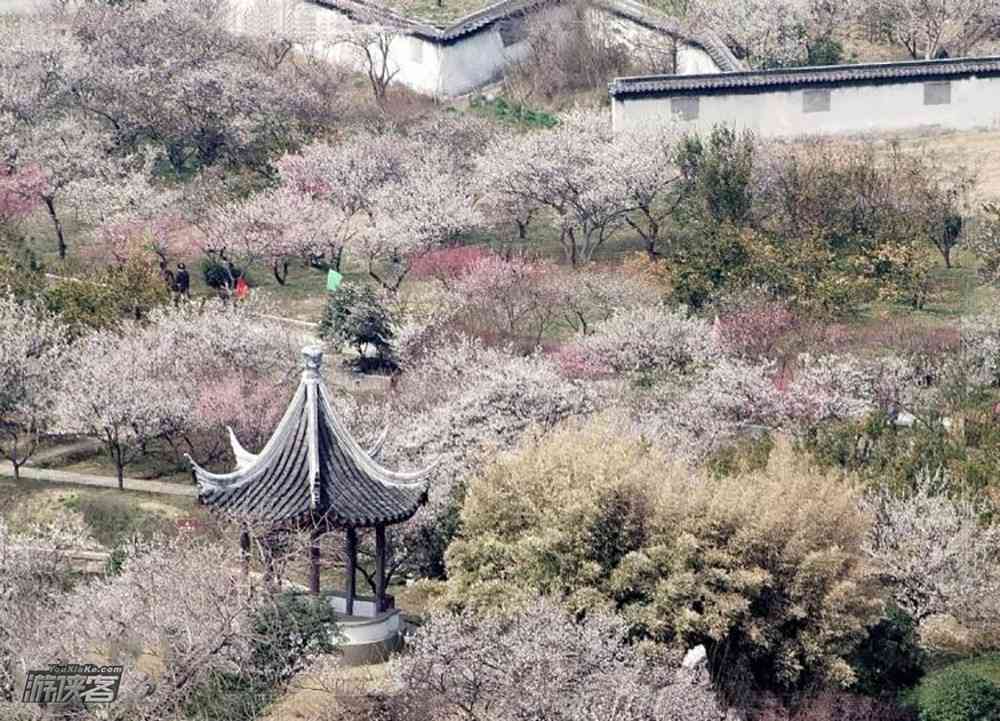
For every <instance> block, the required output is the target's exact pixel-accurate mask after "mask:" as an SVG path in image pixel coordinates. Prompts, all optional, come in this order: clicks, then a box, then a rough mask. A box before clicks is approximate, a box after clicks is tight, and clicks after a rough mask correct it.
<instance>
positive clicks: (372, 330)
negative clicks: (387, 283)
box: [319, 283, 396, 370]
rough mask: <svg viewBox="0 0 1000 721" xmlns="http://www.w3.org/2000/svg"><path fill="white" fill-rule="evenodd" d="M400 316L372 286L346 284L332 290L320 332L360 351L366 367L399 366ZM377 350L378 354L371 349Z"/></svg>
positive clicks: (342, 344) (334, 341)
mask: <svg viewBox="0 0 1000 721" xmlns="http://www.w3.org/2000/svg"><path fill="white" fill-rule="evenodd" d="M395 323H396V318H395V316H394V314H393V313H392V311H391V310H390V309H389V307H388V306H387V305H386V304H385V303H384V302H383V300H382V298H380V297H379V294H378V293H377V292H376V291H375V289H374V288H372V287H371V286H369V285H362V284H359V283H344V284H343V285H341V286H340V287H339V288H338V289H337V290H335V291H334V292H332V293H330V298H329V300H328V301H327V304H326V310H325V311H324V314H323V319H322V320H321V321H320V325H319V335H320V337H321V338H323V339H324V340H327V341H330V342H332V343H333V344H335V345H337V346H338V347H340V346H344V345H348V346H351V347H353V348H354V350H355V351H357V353H358V361H357V363H358V365H359V367H361V369H362V370H376V369H380V368H385V369H395V368H396V354H395V349H394V348H393V345H392V342H393V340H394V339H395V337H396V333H395V331H394V330H393V326H394V325H395ZM369 347H371V348H374V349H375V357H374V358H372V357H370V356H369V355H368V348H369Z"/></svg>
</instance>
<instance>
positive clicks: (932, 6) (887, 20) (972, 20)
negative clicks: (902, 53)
mask: <svg viewBox="0 0 1000 721" xmlns="http://www.w3.org/2000/svg"><path fill="white" fill-rule="evenodd" d="M859 9H860V10H861V12H862V13H863V17H867V18H869V19H874V20H875V21H877V22H878V23H879V26H880V27H882V28H885V29H886V31H887V34H888V37H889V39H890V40H891V41H892V42H893V43H895V44H896V45H899V46H900V47H902V48H904V49H905V50H906V51H907V52H908V53H910V55H911V56H912V57H913V58H914V59H920V58H923V59H927V60H930V59H932V58H936V57H940V56H941V55H942V54H944V55H945V56H947V55H956V56H957V55H965V54H967V53H968V51H969V49H970V48H971V47H972V46H973V45H975V44H976V43H977V42H979V41H981V40H984V39H986V38H987V37H989V36H990V33H992V32H993V31H994V28H995V26H996V23H997V21H998V19H1000V3H998V2H997V1H996V0H876V1H875V2H872V3H864V4H863V7H860V8H859Z"/></svg>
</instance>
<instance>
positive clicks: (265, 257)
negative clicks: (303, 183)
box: [203, 186, 347, 285]
mask: <svg viewBox="0 0 1000 721" xmlns="http://www.w3.org/2000/svg"><path fill="white" fill-rule="evenodd" d="M346 222H347V220H346V219H345V218H344V216H342V215H341V214H340V213H339V212H337V210H336V209H335V208H334V207H332V206H331V205H330V204H328V203H324V202H322V201H318V200H314V199H313V198H311V197H309V196H308V195H305V194H303V193H300V192H298V191H296V190H295V189H294V188H290V187H287V186H282V187H280V188H276V189H274V190H267V191H263V192H261V193H257V194H256V195H254V196H252V197H250V198H249V199H247V200H241V201H235V202H233V203H231V204H228V205H225V206H222V207H219V208H217V209H216V210H215V211H214V212H213V213H212V214H211V217H210V219H209V220H208V222H207V224H206V225H205V228H204V230H205V237H204V240H203V250H204V251H205V252H206V253H207V254H209V255H210V256H213V257H218V258H220V259H222V260H229V261H233V262H236V261H239V262H241V263H243V264H244V265H245V266H251V265H253V264H255V263H258V262H264V263H266V264H267V265H268V266H269V267H270V269H271V272H272V273H273V274H274V278H275V280H277V281H278V283H280V284H281V285H284V284H285V282H286V281H287V279H288V268H289V265H290V263H291V262H292V261H293V260H295V259H298V260H303V261H307V260H309V259H310V258H314V257H317V256H322V255H323V254H324V252H325V250H326V248H327V247H328V244H329V243H330V239H331V238H336V237H340V236H341V233H340V228H341V226H342V225H343V224H345V223H346Z"/></svg>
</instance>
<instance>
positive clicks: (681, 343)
mask: <svg viewBox="0 0 1000 721" xmlns="http://www.w3.org/2000/svg"><path fill="white" fill-rule="evenodd" d="M564 353H565V354H566V357H567V358H569V359H571V363H572V367H574V368H576V369H584V372H585V374H586V375H591V376H599V375H610V374H638V375H643V374H664V373H667V374H680V373H685V372H687V371H689V370H691V368H692V367H694V366H696V365H699V364H704V363H707V362H710V361H711V360H713V359H715V358H717V357H718V356H719V355H720V353H721V351H720V350H719V348H718V346H717V344H716V342H715V341H714V340H713V338H712V333H711V326H710V325H709V324H708V323H706V322H704V321H702V320H698V319H694V318H685V317H684V316H683V315H682V314H680V313H679V312H677V311H671V310H668V309H666V308H659V307H655V306H651V307H640V308H634V309H629V310H625V311H623V312H621V313H618V314H616V315H614V316H613V317H611V318H610V319H609V320H607V321H605V322H603V323H601V324H599V325H598V326H597V327H596V328H595V329H594V333H593V334H592V335H590V336H588V337H586V338H583V339H582V340H580V341H578V342H577V343H575V344H573V345H571V346H569V347H568V348H566V349H565V351H564ZM577 372H579V370H578V371H577Z"/></svg>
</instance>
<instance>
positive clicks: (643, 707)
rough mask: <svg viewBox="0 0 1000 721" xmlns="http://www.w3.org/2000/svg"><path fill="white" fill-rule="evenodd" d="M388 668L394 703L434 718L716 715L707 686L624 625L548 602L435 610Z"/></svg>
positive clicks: (700, 719)
mask: <svg viewBox="0 0 1000 721" xmlns="http://www.w3.org/2000/svg"><path fill="white" fill-rule="evenodd" d="M407 645H408V647H409V651H408V652H407V653H406V654H405V655H404V656H402V657H401V658H400V659H399V660H398V661H397V662H396V663H395V665H394V667H393V678H394V680H395V681H396V682H397V683H398V685H399V688H400V689H401V698H400V699H399V701H398V705H399V707H400V708H406V709H409V710H410V712H413V711H416V712H418V713H419V710H420V709H428V710H429V709H433V714H434V718H436V719H440V720H441V721H446V720H449V721H450V720H451V719H465V718H470V717H471V718H477V719H482V720H483V721H516V720H517V719H525V718H544V719H552V720H553V721H599V720H600V721H605V720H606V719H616V720H617V721H716V720H719V719H722V718H723V717H724V716H725V712H724V709H723V708H722V707H721V706H720V704H719V702H718V701H717V700H716V698H715V696H714V694H713V692H712V690H711V688H710V687H709V686H708V685H707V684H705V683H703V682H700V679H698V678H695V677H693V676H692V675H689V674H688V673H687V672H686V671H682V670H677V669H669V668H663V667H662V666H659V665H656V664H654V663H651V662H650V661H648V660H646V659H645V658H643V657H642V656H641V655H640V654H639V653H637V651H636V649H635V648H634V647H631V646H630V645H629V644H628V643H627V641H626V627H625V625H624V624H623V623H622V621H621V620H620V619H618V618H616V617H614V616H610V615H602V614H597V615H593V616H590V617H588V618H587V619H586V620H585V621H581V622H577V621H574V620H573V619H572V618H571V617H570V616H569V615H567V614H566V613H565V612H563V611H562V610H560V609H559V608H558V607H557V606H556V605H555V604H553V603H551V602H550V601H547V600H545V599H541V598H538V599H536V600H535V602H534V604H533V607H532V608H528V609H525V610H522V611H519V612H516V613H514V614H512V615H510V616H507V617H496V616H494V617H482V616H480V615H478V614H471V613H467V614H439V615H437V616H435V617H433V618H432V620H431V622H430V623H429V624H427V625H426V626H424V627H423V628H422V629H420V630H419V631H418V632H417V633H416V634H414V635H413V636H411V638H410V639H409V640H408V642H407Z"/></svg>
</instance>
